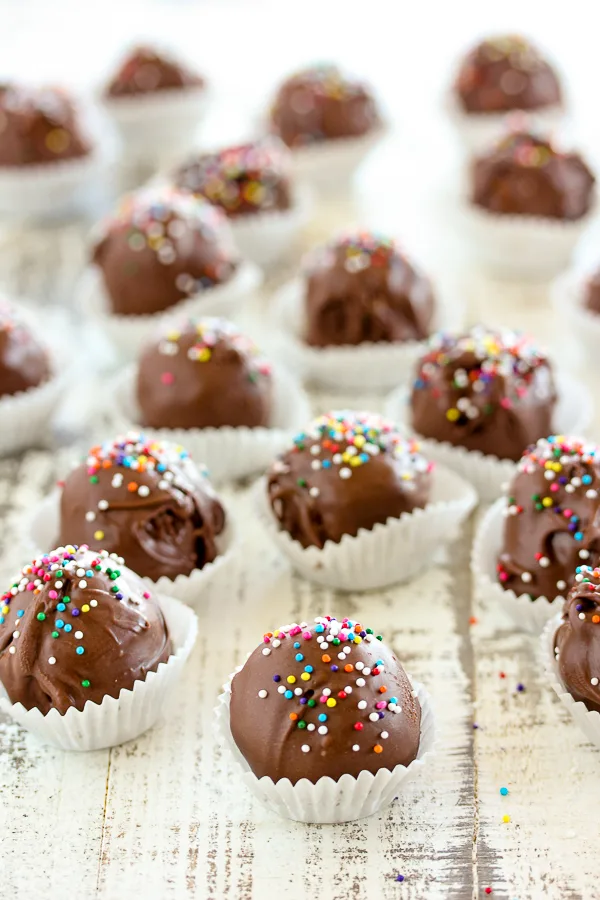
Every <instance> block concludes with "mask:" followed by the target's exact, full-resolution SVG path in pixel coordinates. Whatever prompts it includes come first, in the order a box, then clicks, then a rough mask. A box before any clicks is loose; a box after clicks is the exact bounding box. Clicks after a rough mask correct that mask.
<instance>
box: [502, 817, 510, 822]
mask: <svg viewBox="0 0 600 900" xmlns="http://www.w3.org/2000/svg"><path fill="white" fill-rule="evenodd" d="M502 821H503V822H510V816H502Z"/></svg>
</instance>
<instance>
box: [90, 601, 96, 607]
mask: <svg viewBox="0 0 600 900" xmlns="http://www.w3.org/2000/svg"><path fill="white" fill-rule="evenodd" d="M90 606H98V601H97V600H90Z"/></svg>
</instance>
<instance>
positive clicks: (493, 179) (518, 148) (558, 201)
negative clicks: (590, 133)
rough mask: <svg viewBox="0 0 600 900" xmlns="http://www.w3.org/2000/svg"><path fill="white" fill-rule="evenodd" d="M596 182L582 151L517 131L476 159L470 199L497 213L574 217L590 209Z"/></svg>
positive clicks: (555, 217) (557, 217)
mask: <svg viewBox="0 0 600 900" xmlns="http://www.w3.org/2000/svg"><path fill="white" fill-rule="evenodd" d="M594 184H595V178H594V176H593V175H592V173H591V172H590V170H589V169H588V167H587V165H586V163H585V162H584V160H583V159H582V158H581V156H579V154H577V153H563V152H560V151H559V150H557V149H556V147H554V146H553V145H552V144H551V143H550V141H546V140H542V139H541V138H538V137H536V136H535V135H533V134H528V133H527V132H522V131H517V132H513V133H511V134H509V135H508V136H507V137H505V138H503V139H502V140H501V141H500V142H499V143H498V144H497V145H496V146H495V147H494V148H493V149H492V150H491V151H490V152H489V153H486V154H485V155H483V156H480V157H479V158H478V159H476V160H475V162H474V163H473V171H472V191H471V199H472V201H473V203H474V204H475V205H476V206H480V207H482V208H483V209H486V210H488V211H489V212H492V213H498V214H502V215H506V214H508V215H513V216H514V215H516V216H542V217H545V218H551V219H566V220H574V219H580V218H581V217H582V216H584V215H585V214H586V213H587V212H588V210H589V209H590V208H591V206H592V203H593V198H594V191H593V188H594Z"/></svg>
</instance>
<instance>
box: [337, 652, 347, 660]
mask: <svg viewBox="0 0 600 900" xmlns="http://www.w3.org/2000/svg"><path fill="white" fill-rule="evenodd" d="M338 659H341V660H344V659H346V654H345V653H343V652H342V653H338Z"/></svg>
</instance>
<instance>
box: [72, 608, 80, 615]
mask: <svg viewBox="0 0 600 900" xmlns="http://www.w3.org/2000/svg"><path fill="white" fill-rule="evenodd" d="M71 615H72V616H78V615H79V610H78V609H72V610H71Z"/></svg>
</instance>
